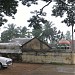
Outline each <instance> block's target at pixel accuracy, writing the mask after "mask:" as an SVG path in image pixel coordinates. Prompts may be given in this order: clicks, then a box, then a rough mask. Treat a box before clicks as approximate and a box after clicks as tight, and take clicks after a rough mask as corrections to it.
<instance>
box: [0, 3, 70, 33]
mask: <svg viewBox="0 0 75 75" xmlns="http://www.w3.org/2000/svg"><path fill="white" fill-rule="evenodd" d="M45 4H46V3H45V2H42V4H41V2H39V5H32V6H31V7H27V6H23V5H22V4H21V3H19V7H17V10H18V11H17V13H16V14H15V19H14V20H13V19H12V18H11V17H10V18H8V17H7V19H8V22H7V23H6V24H5V25H4V26H7V24H9V23H10V24H11V23H14V24H16V25H17V26H26V27H28V23H27V20H28V19H29V18H30V17H31V16H32V14H31V13H30V11H34V10H36V9H38V10H40V8H42V7H43V6H44V5H45ZM52 5H53V4H50V5H49V6H48V7H46V8H45V9H44V11H46V12H47V16H46V17H45V18H46V19H47V20H49V21H53V24H55V25H54V26H55V27H57V29H58V30H61V31H63V32H64V34H65V33H66V31H67V30H69V31H71V27H67V26H66V25H65V24H64V23H61V21H62V19H63V18H62V19H61V18H60V17H57V18H56V17H54V16H51V10H52ZM4 26H2V27H1V32H2V31H3V30H4V29H3V27H4Z"/></svg>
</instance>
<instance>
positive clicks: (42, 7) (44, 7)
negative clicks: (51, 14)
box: [40, 0, 52, 14]
mask: <svg viewBox="0 0 75 75" xmlns="http://www.w3.org/2000/svg"><path fill="white" fill-rule="evenodd" d="M51 2H52V0H50V1H49V2H48V3H47V4H46V5H44V6H43V7H42V8H41V9H40V14H42V11H43V9H44V8H45V7H46V6H48V5H49V4H50V3H51Z"/></svg>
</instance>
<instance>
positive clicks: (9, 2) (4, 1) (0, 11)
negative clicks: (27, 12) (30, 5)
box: [0, 0, 18, 26]
mask: <svg viewBox="0 0 75 75" xmlns="http://www.w3.org/2000/svg"><path fill="white" fill-rule="evenodd" d="M17 6H18V0H0V26H2V25H3V24H4V23H5V22H7V19H5V18H4V16H5V15H6V16H11V17H12V18H14V15H15V14H16V13H17V9H16V7H17Z"/></svg>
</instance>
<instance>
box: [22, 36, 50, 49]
mask: <svg viewBox="0 0 75 75" xmlns="http://www.w3.org/2000/svg"><path fill="white" fill-rule="evenodd" d="M35 38H36V37H34V38H32V39H30V40H29V41H27V42H25V43H24V44H22V46H23V45H25V44H27V43H29V42H31V41H32V40H34V39H35ZM36 39H37V40H39V41H40V42H42V43H43V44H45V45H46V46H48V47H49V48H51V47H50V46H49V45H48V44H47V43H46V42H44V41H42V40H40V39H38V38H36Z"/></svg>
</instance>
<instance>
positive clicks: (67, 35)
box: [65, 31, 71, 40]
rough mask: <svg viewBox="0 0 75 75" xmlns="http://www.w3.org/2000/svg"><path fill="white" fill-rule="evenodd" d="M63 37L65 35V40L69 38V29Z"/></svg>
mask: <svg viewBox="0 0 75 75" xmlns="http://www.w3.org/2000/svg"><path fill="white" fill-rule="evenodd" d="M65 37H66V39H67V40H71V33H70V31H67V32H66V34H65Z"/></svg>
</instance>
